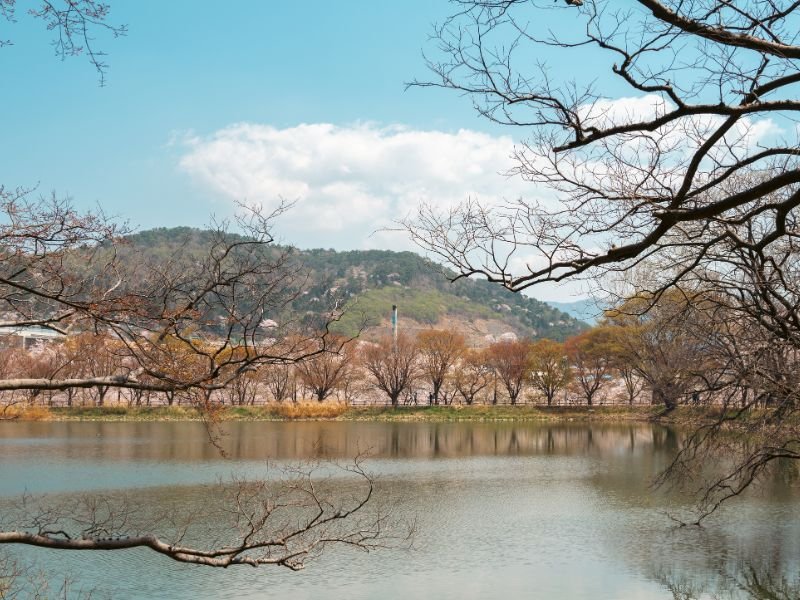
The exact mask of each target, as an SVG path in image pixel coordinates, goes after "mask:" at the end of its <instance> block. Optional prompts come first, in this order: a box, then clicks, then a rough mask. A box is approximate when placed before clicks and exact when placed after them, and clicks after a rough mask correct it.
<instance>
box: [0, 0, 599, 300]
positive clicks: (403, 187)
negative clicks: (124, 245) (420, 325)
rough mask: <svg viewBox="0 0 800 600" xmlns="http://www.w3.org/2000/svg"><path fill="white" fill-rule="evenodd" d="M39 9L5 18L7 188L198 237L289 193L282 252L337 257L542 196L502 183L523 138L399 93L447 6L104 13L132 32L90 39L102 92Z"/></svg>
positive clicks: (448, 105) (146, 4)
mask: <svg viewBox="0 0 800 600" xmlns="http://www.w3.org/2000/svg"><path fill="white" fill-rule="evenodd" d="M33 4H34V3H33V2H32V0H28V1H26V0H20V1H19V2H18V8H17V13H18V22H17V23H13V24H9V23H6V22H4V21H2V22H0V38H1V39H10V40H12V41H13V45H12V46H9V47H5V48H0V81H2V83H3V94H2V95H3V99H2V105H3V110H2V111H0V136H2V144H0V183H2V184H3V185H5V186H7V187H16V186H27V187H30V186H34V185H38V190H39V192H41V193H49V192H50V191H55V192H56V193H57V194H58V195H62V196H67V195H68V196H70V197H72V198H73V201H74V203H75V204H76V205H77V206H79V207H85V208H91V207H95V206H101V207H102V208H103V210H104V211H105V212H106V213H108V214H112V215H115V216H117V217H119V218H120V219H122V220H127V221H128V222H129V223H130V224H131V225H132V226H133V227H135V228H139V229H147V228H151V227H156V226H176V225H191V226H203V225H205V224H207V223H208V222H209V219H210V217H211V216H212V215H215V216H217V217H225V216H228V215H231V214H232V213H233V212H234V211H235V206H236V205H235V203H236V202H237V201H245V202H256V203H261V204H264V205H267V206H269V205H271V204H275V203H276V202H277V201H278V199H279V198H281V197H283V198H286V199H288V200H297V201H298V204H297V207H296V208H295V209H293V210H292V211H291V212H290V214H289V215H287V216H286V217H284V220H283V221H282V222H280V223H279V224H278V232H277V233H278V235H279V238H280V239H281V240H282V241H286V242H291V243H294V244H296V245H298V246H300V247H334V248H339V249H349V248H367V247H384V248H393V249H403V248H411V246H410V243H409V242H408V240H406V239H405V238H404V237H403V236H402V235H401V234H396V233H387V232H379V233H373V232H374V231H375V230H376V229H380V228H381V227H385V226H386V225H388V224H390V223H391V222H392V219H395V218H397V217H399V216H402V215H403V214H406V213H408V212H409V211H411V210H413V209H414V207H415V206H417V205H418V204H419V202H421V201H427V202H439V203H442V204H448V203H455V202H459V201H462V200H464V199H465V198H467V197H468V196H471V197H480V198H483V199H486V198H492V197H500V196H503V197H518V196H521V195H527V194H531V193H533V194H534V195H535V194H536V190H531V188H530V185H529V184H525V183H524V182H521V181H519V180H516V179H508V178H506V177H504V176H503V175H501V173H502V172H503V171H505V170H507V169H509V168H511V166H512V164H511V162H510V159H509V155H510V153H511V151H512V149H513V145H514V142H515V141H517V140H519V138H520V137H521V136H523V135H524V134H525V133H526V132H524V131H511V130H505V129H503V128H501V127H499V126H496V125H492V124H491V123H489V122H487V121H486V120H483V119H481V118H479V117H478V116H477V115H476V114H475V112H474V110H473V108H472V105H471V102H470V100H469V99H468V98H464V97H462V96H459V95H458V94H456V93H453V92H449V91H443V90H437V89H430V88H428V89H419V88H412V89H410V90H405V83H406V82H408V81H410V80H412V79H414V78H422V79H424V78H425V77H426V76H427V70H426V67H425V63H424V60H423V57H422V52H423V50H425V51H426V52H429V53H430V52H435V48H434V46H433V45H432V44H431V43H430V41H429V35H430V33H431V32H432V27H433V24H434V23H437V22H441V21H442V20H443V19H444V18H445V17H446V16H447V15H449V14H450V13H451V12H452V11H453V9H454V6H453V5H452V4H450V3H448V2H446V1H444V0H403V1H402V2H388V1H386V2H383V1H380V2H376V1H374V0H373V1H367V0H348V1H342V2H330V1H323V0H305V1H303V2H263V1H260V0H237V1H236V2H229V3H219V2H210V1H196V0H194V1H193V0H170V1H169V2H165V1H163V0H135V1H134V0H111V1H110V4H111V7H112V12H111V17H110V20H111V22H113V23H115V24H126V25H127V26H128V35H127V36H125V37H122V38H118V39H109V38H107V37H104V36H103V35H99V36H98V40H97V43H96V45H97V46H98V47H99V48H101V49H103V50H105V51H107V52H108V54H109V56H108V58H107V62H108V64H109V65H110V69H109V72H108V78H107V85H106V86H105V87H99V86H98V77H97V73H96V72H95V71H94V70H93V68H92V66H91V65H90V64H89V63H88V61H87V60H85V59H84V58H82V57H74V58H69V59H67V60H66V61H61V60H59V59H58V58H56V57H55V56H54V53H53V49H52V48H51V47H50V45H49V42H50V40H51V38H52V36H51V33H50V32H48V31H46V30H45V28H44V26H43V24H42V23H41V22H37V21H35V20H33V19H31V18H30V17H29V16H28V15H26V14H25V11H26V9H27V8H29V7H30V6H31V5H33ZM560 14H563V12H562V13H560ZM555 25H556V26H558V22H556V23H555ZM562 26H563V24H562ZM547 58H551V59H553V60H555V61H556V64H555V65H554V66H555V67H556V68H557V69H560V70H562V72H563V71H565V70H567V71H569V72H570V73H572V72H577V71H580V73H582V74H583V75H586V74H587V73H588V74H591V73H593V72H595V70H596V68H597V65H596V64H592V63H591V61H589V62H587V61H585V60H583V61H580V60H578V61H574V62H573V61H571V59H570V57H569V56H561V55H560V54H559V55H558V56H555V55H554V56H552V57H547ZM559 61H560V62H559ZM578 65H579V67H578ZM537 295H538V294H537ZM556 295H557V296H560V295H561V294H556Z"/></svg>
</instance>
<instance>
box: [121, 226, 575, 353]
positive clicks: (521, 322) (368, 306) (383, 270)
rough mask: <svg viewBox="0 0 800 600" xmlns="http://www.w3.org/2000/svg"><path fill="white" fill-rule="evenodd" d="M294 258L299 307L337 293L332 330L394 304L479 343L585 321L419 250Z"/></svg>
mask: <svg viewBox="0 0 800 600" xmlns="http://www.w3.org/2000/svg"><path fill="white" fill-rule="evenodd" d="M128 240H129V242H130V243H131V245H132V246H133V247H134V249H135V251H136V252H139V253H144V254H146V255H150V256H154V257H155V256H168V255H170V254H171V253H173V252H175V251H176V250H178V249H180V252H182V253H186V252H188V253H192V252H198V253H200V251H201V248H202V247H203V245H204V244H205V243H207V242H208V241H209V240H210V233H209V232H205V231H202V230H197V229H191V228H188V227H178V228H170V229H166V228H159V229H153V230H148V231H143V232H141V233H137V234H134V235H132V236H129V238H128ZM295 260H296V261H297V264H298V268H300V269H303V270H305V271H306V272H307V274H308V283H307V285H306V286H305V288H304V292H303V293H302V295H300V296H299V297H298V299H297V300H295V302H294V306H293V308H294V309H295V310H299V311H303V312H308V313H314V312H319V311H321V310H322V309H323V307H327V306H328V300H329V299H330V298H331V297H336V298H339V299H340V300H341V301H342V302H344V303H345V305H346V306H347V312H346V314H345V316H344V318H343V319H342V320H341V321H340V322H339V323H337V324H336V325H335V327H334V329H336V330H338V331H339V332H341V333H344V334H348V335H351V334H354V333H356V332H357V331H358V330H359V328H360V327H362V325H363V324H366V326H367V329H366V331H365V335H366V336H367V337H373V336H375V335H376V334H377V333H378V332H380V331H386V330H388V323H389V317H390V313H391V307H392V305H393V304H396V305H397V306H398V307H399V312H400V326H401V327H402V328H403V329H405V330H414V329H419V328H431V327H438V328H441V327H448V328H456V329H460V330H462V331H463V333H465V335H467V336H468V337H470V338H471V339H472V341H473V343H481V342H485V341H488V340H489V339H491V336H494V337H497V336H499V335H502V334H504V333H508V332H512V333H514V334H516V335H517V336H519V337H549V338H552V339H558V340H561V339H564V338H566V337H568V336H570V335H573V334H574V333H577V332H578V331H581V330H582V329H584V328H585V327H586V325H585V324H584V323H582V322H581V321H580V320H578V319H576V318H575V317H572V316H570V315H569V314H567V313H565V312H562V311H561V310H558V309H556V308H554V307H552V306H549V305H548V304H545V303H544V302H540V301H539V300H536V299H534V298H530V297H527V296H524V295H522V294H515V293H513V292H510V291H508V290H506V289H504V288H502V287H500V286H498V285H496V284H490V283H488V282H486V281H479V280H473V279H462V280H458V281H455V282H451V281H450V280H449V279H448V276H450V277H452V273H448V272H447V271H444V270H443V269H442V267H440V266H439V265H437V264H435V263H434V262H432V261H430V260H428V259H426V258H423V257H421V256H419V255H418V254H415V253H413V252H392V251H388V250H364V251H358V250H354V251H344V252H338V251H335V250H330V249H328V250H326V249H313V250H296V251H295ZM487 336H490V337H488V338H487Z"/></svg>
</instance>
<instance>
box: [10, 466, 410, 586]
mask: <svg viewBox="0 0 800 600" xmlns="http://www.w3.org/2000/svg"><path fill="white" fill-rule="evenodd" d="M340 474H344V475H346V476H347V477H349V478H351V479H353V480H354V481H353V483H354V484H355V485H357V486H358V489H357V491H356V492H353V493H348V494H341V493H337V492H336V489H335V486H331V485H324V481H323V480H322V479H321V478H322V477H323V476H324V475H325V472H324V471H320V469H319V466H313V465H312V466H309V467H295V468H291V469H287V471H286V473H285V474H284V477H283V478H282V479H281V480H279V481H275V480H272V481H270V480H254V481H250V480H246V479H234V480H233V481H231V482H230V483H229V484H227V485H222V484H220V485H219V486H218V488H217V489H215V490H214V491H213V494H212V497H214V498H216V501H215V502H214V503H213V504H212V505H209V504H208V503H207V502H204V506H203V507H202V509H201V513H200V514H201V515H202V517H203V524H204V525H207V524H208V519H211V520H212V522H213V523H215V525H214V527H213V528H212V530H211V531H209V530H208V528H207V527H204V528H203V532H202V535H200V536H199V537H198V535H197V534H195V533H194V530H193V526H194V527H197V523H196V522H195V518H196V515H194V514H185V515H183V517H181V518H180V519H176V518H175V516H174V515H171V516H170V517H163V516H161V517H157V518H154V517H152V516H151V515H148V514H147V511H142V510H140V509H139V508H137V504H136V502H134V501H132V500H126V499H120V498H116V497H104V496H99V495H94V494H93V495H86V496H83V497H79V498H77V499H75V500H74V501H72V502H71V503H68V504H66V505H65V504H64V503H63V500H60V501H57V502H48V501H47V500H46V499H44V500H34V499H31V498H30V497H25V498H23V499H22V501H21V502H20V503H18V506H17V507H16V508H15V509H12V510H9V511H4V514H3V519H2V521H1V522H0V544H22V545H30V546H38V547H41V548H49V549H56V550H81V551H87V550H121V549H129V548H148V549H150V550H152V551H154V552H156V553H159V554H161V555H163V556H166V557H168V558H170V559H172V560H175V561H178V562H183V563H190V564H196V565H204V566H210V567H222V568H226V567H230V566H236V565H249V566H253V567H255V566H259V565H276V566H281V567H287V568H289V569H292V570H295V571H296V570H299V569H302V568H303V567H304V565H305V563H306V561H308V560H309V559H313V558H314V557H316V556H318V555H319V554H320V553H321V552H322V551H323V550H324V549H325V548H326V547H328V546H332V545H346V546H348V547H351V548H356V549H359V550H365V551H369V550H373V549H376V548H381V547H386V546H389V545H394V544H397V543H399V542H402V541H403V540H407V539H408V538H409V536H410V535H411V533H412V528H411V527H410V526H409V524H408V523H406V524H403V523H402V522H400V521H399V520H396V519H393V518H392V517H391V515H390V513H389V512H387V511H386V509H385V508H383V507H379V506H374V503H371V502H370V501H371V499H372V497H373V493H374V481H373V479H372V477H371V476H370V475H369V474H368V473H367V472H366V471H365V470H364V469H363V465H362V463H361V460H360V458H359V459H356V460H355V462H354V463H353V464H352V465H349V466H345V467H341V468H340ZM328 476H330V473H328ZM9 525H10V526H11V528H9ZM158 531H163V534H156V533H153V532H158ZM200 540H202V541H200Z"/></svg>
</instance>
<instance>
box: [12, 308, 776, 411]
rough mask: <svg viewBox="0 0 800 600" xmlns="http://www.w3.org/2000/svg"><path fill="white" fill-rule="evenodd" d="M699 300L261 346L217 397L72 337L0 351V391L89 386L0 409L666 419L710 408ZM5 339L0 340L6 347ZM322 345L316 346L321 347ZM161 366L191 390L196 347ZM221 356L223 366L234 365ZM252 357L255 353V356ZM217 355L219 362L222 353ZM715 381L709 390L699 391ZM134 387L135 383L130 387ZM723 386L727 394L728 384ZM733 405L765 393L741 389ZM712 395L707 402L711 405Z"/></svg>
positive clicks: (23, 393)
mask: <svg viewBox="0 0 800 600" xmlns="http://www.w3.org/2000/svg"><path fill="white" fill-rule="evenodd" d="M703 302H704V300H703V299H702V298H700V297H695V298H693V299H689V298H687V297H686V296H678V295H676V294H672V295H669V296H665V297H662V298H661V300H660V301H659V302H657V303H656V305H655V307H654V306H653V301H652V299H649V298H646V297H635V298H632V299H629V300H628V301H627V302H625V303H624V304H622V305H620V306H619V307H618V308H616V309H613V310H609V311H606V313H605V316H604V317H603V319H602V320H601V321H600V323H599V324H598V325H596V326H594V327H592V328H591V329H588V330H586V331H584V332H582V333H580V334H579V335H577V336H573V337H572V338H569V339H567V340H566V341H565V342H556V341H553V340H549V339H539V340H522V339H513V338H512V339H501V340H499V341H496V342H494V343H491V344H489V345H488V346H485V347H479V348H476V347H469V346H468V344H467V341H466V337H465V336H464V335H462V334H460V333H458V332H454V331H452V330H448V331H443V330H437V329H430V330H423V331H420V332H418V333H417V334H416V335H415V336H411V335H407V334H406V335H404V334H401V335H399V336H397V337H396V338H393V337H391V336H388V335H387V336H384V337H382V338H379V339H377V341H375V342H367V341H361V340H347V339H344V338H337V337H335V336H332V335H328V336H327V340H326V341H327V348H326V349H323V351H319V352H318V350H320V347H319V346H318V344H319V340H318V339H314V340H313V341H309V340H308V339H294V338H287V339H283V340H281V341H280V342H276V341H275V340H269V342H268V345H269V346H270V348H271V351H272V352H273V353H276V354H277V355H278V356H282V357H289V356H293V355H296V354H298V353H299V355H301V356H304V357H305V358H303V359H302V360H298V361H290V360H288V359H286V360H283V361H277V362H270V363H268V364H262V365H256V366H254V367H253V368H251V369H248V370H247V371H246V372H244V373H242V374H241V375H240V376H237V377H234V378H231V379H230V380H228V381H227V382H226V383H225V384H224V385H221V386H219V387H217V388H189V389H174V388H172V389H164V390H158V389H149V388H148V386H147V385H140V386H134V387H119V386H114V385H113V381H122V380H124V379H125V378H126V377H127V376H128V374H129V372H130V369H131V361H130V357H129V356H127V355H126V353H125V351H124V350H125V345H124V344H123V343H122V342H121V341H120V340H118V339H116V340H115V339H114V338H113V337H111V336H109V335H107V334H106V335H104V334H98V333H94V332H83V333H80V334H77V335H71V336H68V337H66V338H64V339H63V340H62V341H57V342H49V343H46V344H37V345H34V346H33V347H32V348H31V349H30V350H28V351H25V352H20V351H19V348H16V347H14V345H13V343H12V344H7V345H6V348H4V349H2V350H0V375H2V377H3V379H5V380H13V379H20V380H35V379H37V378H38V379H45V380H54V379H56V378H60V379H64V380H69V381H85V382H90V383H91V382H92V381H99V382H102V383H96V384H94V385H87V386H85V387H71V386H70V387H66V388H65V389H63V390H53V389H47V390H41V389H36V388H32V389H20V390H7V391H3V392H0V402H3V403H4V404H5V405H6V406H9V405H14V404H28V405H35V404H39V405H45V406H87V405H89V406H105V405H124V406H161V405H168V406H173V405H178V406H182V405H189V406H198V405H209V404H213V405H222V406H224V405H228V406H246V405H249V406H252V405H263V404H267V403H284V402H297V401H318V402H324V401H337V402H344V403H346V404H350V405H365V404H367V405H368V404H378V405H380V404H391V405H392V406H402V405H427V404H434V405H451V404H459V405H473V404H511V405H517V404H539V405H547V406H553V405H565V404H567V405H587V406H594V405H598V404H629V405H632V404H634V403H652V404H659V405H663V406H664V407H665V408H666V409H668V410H669V409H672V408H675V407H676V406H677V405H678V404H679V403H680V402H689V403H694V404H698V403H703V404H708V403H711V404H713V403H719V402H721V401H723V397H722V395H721V391H722V390H723V387H730V385H728V386H722V385H721V383H722V382H723V381H724V380H725V374H724V371H725V368H726V364H728V362H729V359H730V357H728V356H722V355H721V354H720V353H719V352H718V347H717V346H718V345H719V344H718V337H719V336H720V335H721V332H720V329H719V326H718V324H717V325H712V319H711V317H710V315H708V314H705V315H704V309H703ZM11 339H15V338H7V340H11ZM319 339H322V336H321V335H320V338H319ZM169 345H170V346H171V354H170V356H171V357H172V364H171V365H165V366H163V369H164V370H167V369H171V370H174V371H175V377H176V378H180V379H183V380H186V379H192V378H193V377H194V376H195V373H193V372H194V371H196V372H197V373H201V372H202V371H203V369H204V368H205V365H203V364H202V362H203V361H202V360H199V359H198V352H197V350H198V348H197V343H196V342H193V341H191V340H178V339H172V340H170V341H169ZM237 352H238V353H240V354H244V353H245V352H247V350H243V349H235V350H228V351H227V354H228V355H229V356H227V357H225V358H224V360H225V361H226V362H230V361H234V362H236V360H237V359H236V354H237ZM255 352H257V350H256V351H255ZM223 354H224V353H223ZM709 379H715V380H716V381H717V382H718V384H720V385H717V386H710V385H709ZM140 383H146V382H145V381H141V380H140ZM729 384H730V382H729ZM734 387H735V389H736V391H737V392H738V393H739V394H741V396H742V398H743V400H742V401H743V402H745V401H746V400H747V398H748V396H752V395H757V394H761V395H762V398H761V402H762V403H765V402H768V399H769V391H768V390H765V389H761V388H759V387H758V386H754V385H746V384H744V383H742V382H740V384H739V385H736V386H734ZM715 392H716V393H715Z"/></svg>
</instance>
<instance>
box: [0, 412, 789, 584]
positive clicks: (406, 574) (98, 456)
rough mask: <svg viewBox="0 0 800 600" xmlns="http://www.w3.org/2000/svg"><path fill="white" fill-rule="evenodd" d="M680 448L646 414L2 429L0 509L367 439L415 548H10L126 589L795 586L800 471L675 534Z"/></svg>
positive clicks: (176, 479)
mask: <svg viewBox="0 0 800 600" xmlns="http://www.w3.org/2000/svg"><path fill="white" fill-rule="evenodd" d="M679 442H680V433H678V432H675V431H672V430H668V429H665V428H662V427H657V426H650V425H639V424H636V425H624V426H610V425H597V426H595V425H585V424H580V425H566V424H565V425H556V426H551V425H541V424H520V423H453V424H433V423H357V422H356V423H347V422H341V423H339V422H325V423H232V424H227V425H226V436H225V437H224V439H223V445H224V446H225V449H226V451H227V454H228V457H229V458H228V459H223V458H222V457H221V456H220V454H219V452H218V451H217V450H216V449H215V448H214V447H213V446H212V445H211V444H210V443H209V441H208V437H207V434H206V431H205V429H204V428H203V426H202V425H200V424H197V423H0V502H2V501H9V500H10V499H12V498H15V497H18V496H19V495H20V494H22V493H24V492H29V493H33V494H48V495H56V497H59V498H61V497H67V496H69V495H71V494H79V493H85V492H93V491H94V492H98V493H99V492H105V491H109V490H121V491H124V492H126V493H127V494H128V495H129V496H130V497H132V498H135V499H136V502H139V503H142V505H143V506H148V507H159V506H170V507H172V508H174V507H175V506H181V503H185V504H186V505H190V504H192V503H195V504H196V503H198V502H200V503H202V502H205V501H209V502H210V501H213V498H206V496H207V495H208V494H209V489H210V488H209V487H208V486H207V485H206V484H209V483H211V482H215V481H217V480H218V479H219V478H223V479H224V478H226V477H228V476H229V474H230V473H231V472H232V471H235V472H237V473H244V474H247V475H249V476H259V475H266V476H273V474H274V473H275V471H276V469H275V467H276V465H281V464H288V463H294V462H298V461H303V460H307V459H313V458H325V459H328V458H331V459H341V460H349V459H351V458H352V457H353V456H355V455H356V454H358V453H361V452H364V451H367V450H368V451H369V452H370V453H371V458H370V459H369V460H368V463H367V464H368V468H369V470H370V471H372V472H373V473H375V474H377V475H378V476H379V480H378V485H379V500H380V501H381V502H388V503H392V504H397V505H398V506H399V508H398V514H400V515H401V516H405V517H408V518H416V520H417V524H418V533H417V536H416V539H415V543H414V546H413V548H411V549H410V550H387V551H381V552H377V553H371V554H368V555H367V554H363V553H358V552H353V551H348V550H335V549H334V550H332V551H329V552H328V553H327V554H326V555H324V556H323V557H322V558H321V559H319V560H317V561H315V562H313V563H310V564H309V565H308V567H307V569H306V570H305V571H303V572H300V573H292V572H289V571H286V570H282V569H279V568H270V567H265V568H259V569H251V568H247V567H238V568H234V569H229V570H227V571H220V570H213V569H209V568H202V567H191V566H187V565H181V564H177V563H174V562H172V561H169V560H168V559H165V558H163V557H161V556H157V555H155V554H154V553H152V552H149V551H147V550H130V551H123V552H94V553H66V552H57V553H54V552H48V551H43V550H36V549H22V550H15V552H17V553H20V554H21V555H24V557H25V558H26V559H34V560H36V561H38V563H39V564H40V565H44V566H45V567H46V569H47V571H48V572H49V573H51V575H52V576H53V577H54V578H58V577H62V576H63V574H65V573H67V574H69V575H70V576H71V577H72V579H73V580H74V583H73V584H71V588H70V589H72V590H74V591H77V590H80V589H91V590H94V592H95V595H96V596H99V597H102V596H103V595H104V594H105V595H107V596H109V597H114V598H175V599H183V598H186V599H188V598H284V597H286V598H288V597H291V598H298V599H301V598H315V599H322V598H348V599H358V598H376V597H380V598H386V599H394V598H397V599H400V598H403V599H405V598H409V597H411V598H442V599H449V598H453V599H464V598H501V597H503V598H516V597H529V598H576V599H603V598H608V599H621V600H628V599H631V600H632V599H639V598H674V597H681V598H712V597H715V595H716V596H717V597H723V598H726V597H743V598H749V597H764V598H766V597H769V596H767V595H765V594H766V592H764V593H763V594H762V595H759V594H760V593H761V592H759V590H762V591H763V590H769V589H772V588H775V589H777V588H780V587H781V586H783V588H784V590H785V591H788V595H785V597H787V598H792V597H796V595H797V594H796V592H797V591H798V590H800V581H798V570H797V569H798V567H797V565H798V564H800V520H798V516H800V515H799V514H798V506H800V502H798V500H800V494H798V490H797V488H796V485H795V482H794V480H793V479H791V477H787V476H785V474H784V476H783V477H782V478H772V479H770V480H769V481H767V482H765V484H764V485H763V486H762V488H761V489H760V490H759V491H757V492H756V493H752V494H748V496H747V497H746V498H744V499H742V500H741V501H738V502H737V503H736V504H735V505H730V506H729V507H727V508H726V509H725V510H723V511H722V512H721V513H720V514H719V515H717V516H715V517H714V518H712V520H711V521H710V522H709V523H708V526H707V527H706V528H705V529H691V528H690V529H687V528H680V529H676V528H675V527H673V525H672V522H671V521H670V520H669V519H668V518H667V517H666V516H665V513H666V512H669V513H676V514H681V513H682V512H684V511H686V510H688V509H689V508H690V507H691V499H690V498H689V497H687V496H685V495H682V494H680V493H677V492H672V493H666V492H664V491H657V490H653V489H652V488H651V487H650V482H651V480H652V478H653V476H654V475H655V474H656V473H657V472H658V471H659V470H660V469H662V468H663V467H664V466H665V465H667V464H668V462H669V460H670V458H671V457H672V456H673V454H674V452H675V449H676V448H677V446H678V444H679ZM334 483H335V482H334ZM342 485H346V484H345V483H344V482H343V483H342ZM770 586H771V588H770ZM793 586H794V587H793Z"/></svg>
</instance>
